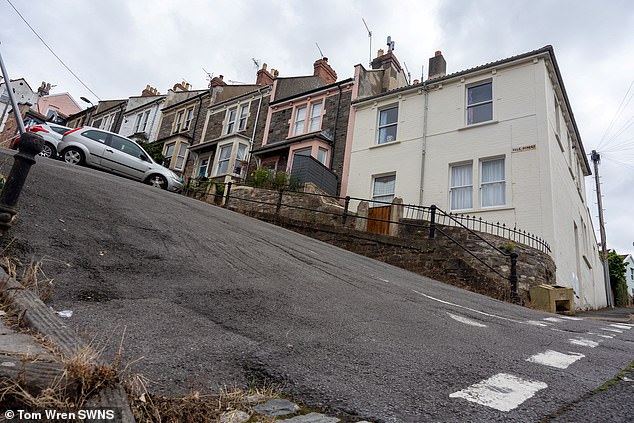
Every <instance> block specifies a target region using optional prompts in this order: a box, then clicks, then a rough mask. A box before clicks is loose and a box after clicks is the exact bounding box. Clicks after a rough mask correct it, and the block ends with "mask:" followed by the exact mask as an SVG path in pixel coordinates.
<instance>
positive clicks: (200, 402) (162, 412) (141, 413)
mask: <svg viewBox="0 0 634 423" xmlns="http://www.w3.org/2000/svg"><path fill="white" fill-rule="evenodd" d="M126 388H128V393H129V395H128V397H129V399H130V405H131V406H132V411H133V412H134V417H135V419H136V420H137V421H138V422H141V423H180V422H183V423H194V422H196V423H198V422H218V421H219V420H220V417H221V416H222V415H223V414H226V413H230V412H232V411H234V410H236V411H243V412H245V413H247V414H248V415H249V416H253V413H254V412H253V406H254V405H256V404H259V403H262V402H265V401H268V400H270V399H272V398H277V397H278V396H279V395H278V394H277V392H276V389H275V388H273V387H265V388H261V389H256V388H252V389H249V390H242V389H238V388H233V389H227V388H225V389H223V390H222V391H221V392H220V393H219V394H206V395H205V394H202V393H200V392H193V393H191V394H188V395H184V396H181V397H177V398H170V397H166V396H155V395H152V394H149V393H148V391H147V389H146V387H145V384H144V383H140V384H137V386H136V387H135V388H131V386H130V385H128V386H126ZM139 388H140V390H139ZM249 421H251V420H249ZM257 421H259V422H261V423H271V422H274V421H276V419H275V418H271V417H268V418H267V417H264V416H258V419H257Z"/></svg>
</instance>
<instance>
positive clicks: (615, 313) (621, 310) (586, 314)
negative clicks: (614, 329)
mask: <svg viewBox="0 0 634 423" xmlns="http://www.w3.org/2000/svg"><path fill="white" fill-rule="evenodd" d="M577 316H578V317H583V318H586V319H595V320H604V321H607V322H617V323H618V322H620V323H631V322H634V307H610V308H602V309H600V310H590V311H579V312H577Z"/></svg>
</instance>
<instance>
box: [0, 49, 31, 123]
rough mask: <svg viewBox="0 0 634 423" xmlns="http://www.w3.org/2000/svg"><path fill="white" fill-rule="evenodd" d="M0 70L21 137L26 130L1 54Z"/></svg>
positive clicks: (0, 53) (0, 54)
mask: <svg viewBox="0 0 634 423" xmlns="http://www.w3.org/2000/svg"><path fill="white" fill-rule="evenodd" d="M0 44H2V43H0ZM0 69H2V76H4V83H5V85H6V87H7V93H8V94H9V99H10V100H11V106H13V114H14V115H15V121H16V122H17V123H18V128H19V129H20V135H23V134H24V133H25V132H26V129H25V128H24V121H23V120H22V114H20V109H19V108H18V102H17V101H16V100H15V95H13V88H12V87H11V80H10V79H9V74H8V73H7V68H5V67H4V60H2V52H0Z"/></svg>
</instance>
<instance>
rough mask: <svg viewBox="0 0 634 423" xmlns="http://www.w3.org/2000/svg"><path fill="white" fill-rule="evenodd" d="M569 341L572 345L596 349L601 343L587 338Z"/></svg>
mask: <svg viewBox="0 0 634 423" xmlns="http://www.w3.org/2000/svg"><path fill="white" fill-rule="evenodd" d="M569 341H570V343H571V344H572V345H579V346H582V347H590V348H595V347H598V346H599V343H598V342H597V341H593V340H591V339H586V338H576V339H569Z"/></svg>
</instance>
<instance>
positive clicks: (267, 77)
mask: <svg viewBox="0 0 634 423" xmlns="http://www.w3.org/2000/svg"><path fill="white" fill-rule="evenodd" d="M266 68H267V64H266V63H262V69H259V70H258V73H257V76H256V78H255V84H256V85H269V84H272V83H273V80H274V79H275V78H277V75H278V74H279V72H277V71H276V70H275V69H271V72H269V71H267V70H266Z"/></svg>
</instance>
